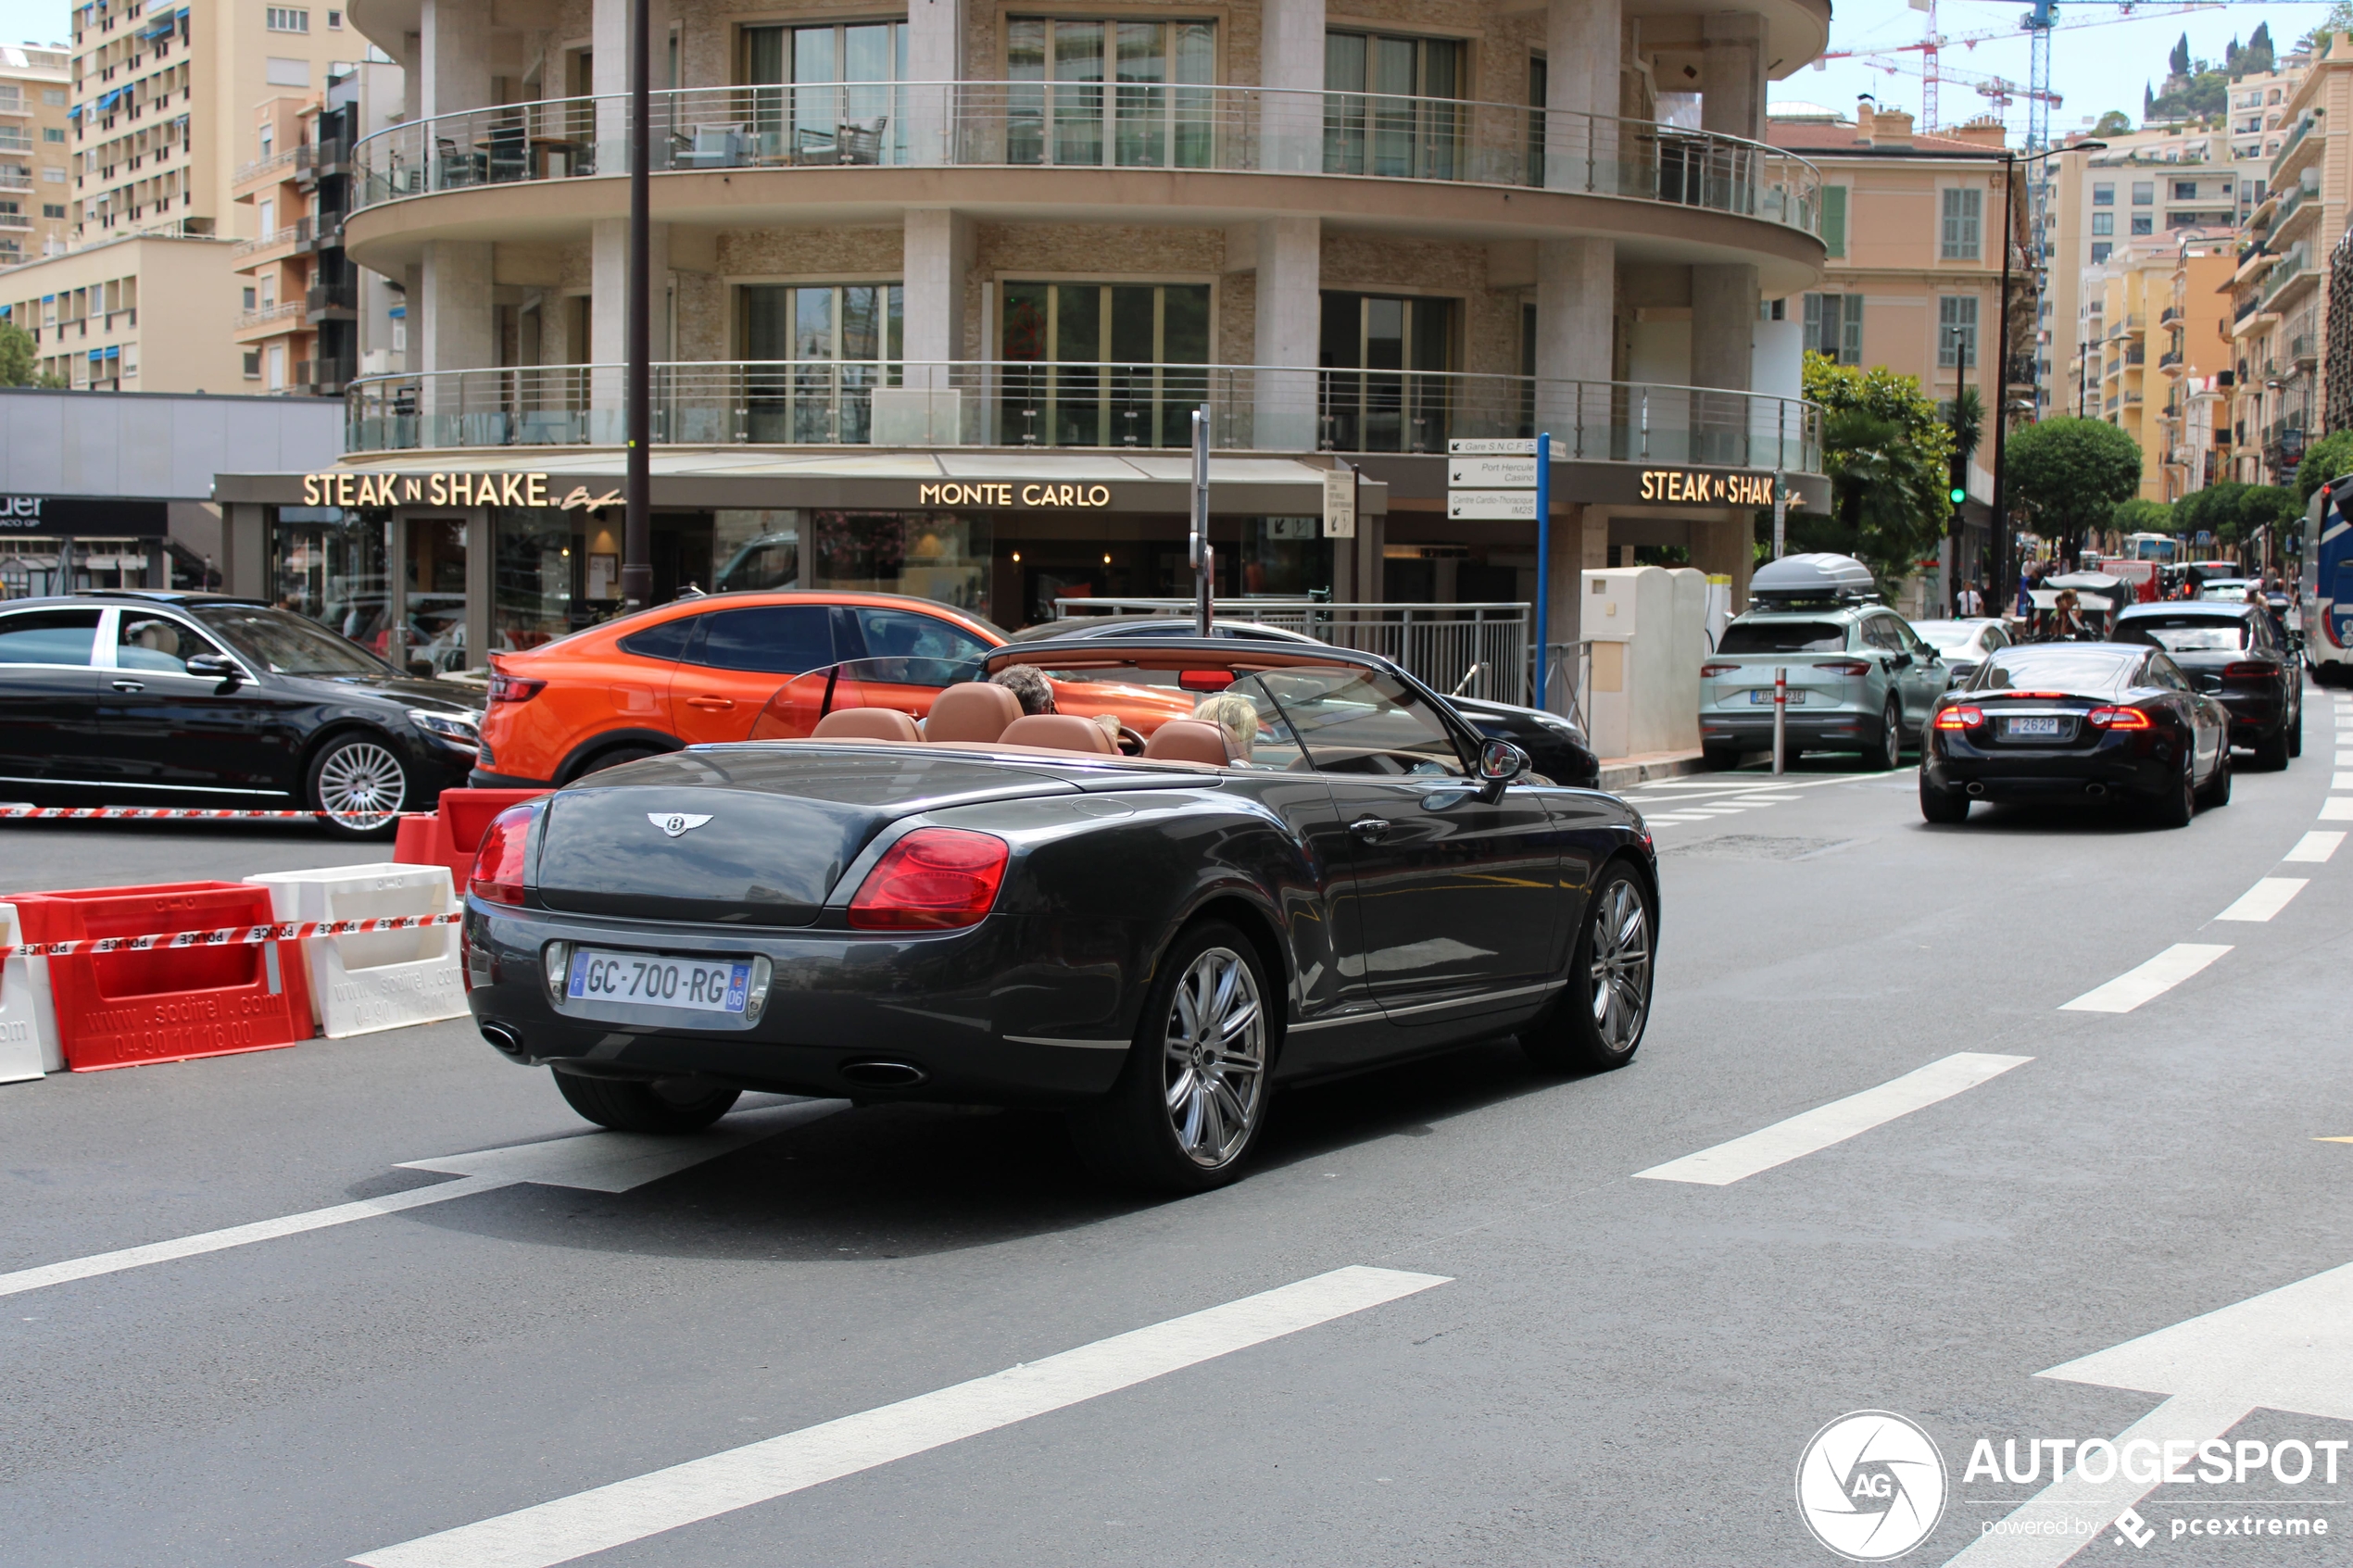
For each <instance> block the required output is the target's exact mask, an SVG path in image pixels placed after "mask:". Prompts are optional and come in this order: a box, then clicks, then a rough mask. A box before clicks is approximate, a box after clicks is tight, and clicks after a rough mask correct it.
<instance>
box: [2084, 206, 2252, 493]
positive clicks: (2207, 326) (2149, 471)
mask: <svg viewBox="0 0 2353 1568" xmlns="http://www.w3.org/2000/svg"><path fill="white" fill-rule="evenodd" d="M2234 232H2235V231H2234V230H2233V229H2230V228H2216V229H2212V230H2206V229H2184V230H2181V231H2178V232H2173V233H2170V234H2165V235H2162V236H2160V235H2158V234H2155V233H2150V234H2147V235H2144V236H2141V237H2139V238H2136V239H2127V240H2125V241H2124V242H2122V244H2121V246H2120V248H2118V249H2115V250H2112V251H2111V252H2110V253H2109V254H2108V257H2106V258H2105V259H2104V260H2102V261H2100V262H2099V263H2097V264H2096V265H2095V266H2092V267H2088V268H2086V269H2084V270H2083V272H2082V277H2081V279H2080V280H2079V282H2080V285H2081V290H2082V298H2083V305H2082V316H2081V318H2080V319H2079V320H2078V322H2077V329H2078V330H2077V332H2075V333H2074V336H2075V338H2076V341H2077V345H2078V346H2077V355H2078V363H2077V364H2076V365H2075V366H2073V367H2072V368H2071V371H2072V373H2071V374H2070V378H2069V383H2070V386H2071V387H2072V389H2073V395H2074V396H2075V398H2076V401H2075V402H2074V403H2072V404H2070V405H2068V406H2066V407H2064V408H2059V409H2057V410H2056V411H2057V412H2059V413H2063V414H2072V415H2076V416H2079V417H2082V418H2089V419H2104V420H2108V423H2110V424H2112V425H2116V426H2118V427H2119V428H2120V429H2122V430H2123V431H2124V433H2126V434H2128V435H2130V436H2131V437H2132V438H2133V441H2134V442H2136V443H2137V444H2138V445H2139V446H2140V448H2141V489H2140V494H2141V495H2142V497H2143V498H2144V499H2145V500H2151V501H2172V500H2178V499H2180V497H2181V496H2182V495H2184V494H2186V493H2187V491H2189V490H2194V489H2196V488H2198V485H2199V484H2200V483H2204V481H2203V479H2202V478H2200V479H2199V480H2198V481H2197V482H2196V483H2191V482H2190V475H2189V468H2188V449H2187V444H2186V442H2185V440H2184V435H2183V433H2184V427H2185V421H2186V417H2187V412H2188V406H2189V395H2188V391H2187V383H2191V382H2193V381H2195V380H2196V379H2198V378H2203V377H2210V376H2216V375H2219V374H2225V373H2227V369H2228V366H2229V363H2230V358H2231V355H2230V335H2229V325H2230V323H2229V320H2228V317H2229V311H2228V309H2227V308H2226V307H2224V304H2223V302H2222V299H2221V295H2219V294H2217V293H2216V290H2217V289H2218V288H2219V287H2220V286H2221V283H2222V282H2224V281H2225V280H2226V279H2228V278H2229V276H2230V274H2231V271H2232V270H2233V267H2234V266H2235V261H2234V259H2233V256H2234V253H2235V251H2236V248H2237V246H2236V243H2235V239H2234V237H2233V236H2234ZM2226 384H2227V383H2226ZM2209 417H2210V416H2209Z"/></svg>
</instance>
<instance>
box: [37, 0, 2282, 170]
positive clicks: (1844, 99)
mask: <svg viewBox="0 0 2353 1568" xmlns="http://www.w3.org/2000/svg"><path fill="white" fill-rule="evenodd" d="M2162 8H2163V6H2161V5H2144V6H2141V7H2140V9H2142V10H2143V11H2149V10H2156V9H2162ZM66 9H67V8H66V6H65V4H64V0H0V44H14V43H19V42H24V41H28V40H29V41H31V42H33V43H48V42H52V41H60V40H63V39H64V38H65V37H66V35H67V34H66ZM2025 9H2026V6H2025V5H2024V4H2023V3H2022V0H1941V3H1940V4H1939V6H1938V8H1937V23H1938V27H1939V29H1940V31H1942V32H1943V33H1944V35H1945V36H1946V37H1951V36H1954V35H1955V34H1958V33H1964V32H1981V31H1992V30H1995V29H2000V30H2003V31H2014V30H2015V29H2016V28H2017V26H2018V19H2019V18H2020V16H2021V15H2022V14H2023V13H2024V11H2025ZM1834 12H1835V15H1834V19H1833V20H1832V22H1831V49H1832V50H1852V49H1867V48H1869V47H1871V46H1872V45H1874V44H1877V45H1881V46H1885V45H1887V44H1916V43H1918V42H1919V40H1920V38H1921V37H1922V36H1923V35H1924V34H1925V32H1926V31H1927V25H1926V24H1927V20H1928V19H1927V18H1926V17H1925V16H1924V15H1923V14H1922V13H1920V12H1919V11H1916V10H1913V9H1912V8H1911V7H1910V6H1908V5H1907V4H1906V0H1837V3H1836V5H1835V6H1834ZM2120 14H2121V10H2120V6H2116V5H2112V4H2111V5H2096V4H2091V3H2089V0H2086V3H2083V4H2079V5H2069V6H2062V7H2061V10H2060V13H2059V15H2060V19H2061V21H2062V22H2067V21H2080V20H2087V19H2093V18H2099V17H2112V16H2119V15H2120ZM2327 14H2328V7H2327V6H2324V5H2295V6H2283V5H2269V4H2250V3H2246V0H2231V3H2229V4H2226V5H2222V6H2216V7H2214V8H2212V9H2210V10H2202V11H2193V12H2190V13H2188V14H2186V15H2171V16H2144V17H2135V18H2134V19H2133V20H2130V21H2121V22H2114V23H2110V24H2108V25H2106V26H2101V27H2086V28H2082V29H2080V30H2075V31H2066V30H2062V31H2059V32H2057V34H2055V35H2054V36H2053V38H2052V42H2051V83H2052V86H2053V87H2054V88H2055V89H2056V90H2057V92H2058V94H2059V95H2060V97H2061V99H2062V100H2063V102H2062V103H2061V104H2060V105H2059V106H2058V107H2057V108H2055V109H2053V110H2052V112H2051V128H2052V129H2053V130H2054V131H2064V130H2066V129H2069V128H2071V127H2074V126H2078V125H2089V124H2090V123H2091V122H2092V121H2093V120H2094V119H2097V118H2098V117H2099V115H2100V113H2101V112H2102V111H2103V110H2106V109H2122V110H2123V111H2124V112H2125V113H2127V114H2129V115H2133V116H2134V117H2136V118H2137V117H2138V116H2139V114H2140V111H2141V89H2142V88H2143V87H2144V86H2145V85H2149V86H2153V85H2155V84H2156V83H2157V81H2158V78H2160V77H2162V76H2163V74H2164V72H2165V55H2166V51H2167V50H2169V49H2171V47H2172V46H2173V41H2174V40H2175V39H2176V38H2179V37H2180V36H2181V35H2182V34H2183V32H2187V33H2188V34H2189V36H2190V53H2191V54H2192V55H2194V56H2206V57H2207V58H2209V59H2212V60H2215V61H2217V62H2219V61H2220V60H2221V57H2222V47H2223V45H2224V44H2227V43H2229V42H2230V40H2231V38H2232V37H2233V34H2235V35H2236V36H2238V37H2240V38H2242V39H2243V38H2245V37H2246V35H2247V34H2248V33H2251V32H2253V31H2255V26H2256V24H2257V23H2258V22H2261V21H2269V22H2270V23H2271V37H2272V39H2273V40H2274V41H2275V42H2276V43H2277V44H2279V46H2280V48H2281V49H2282V50H2283V51H2284V50H2285V49H2286V48H2287V47H2288V46H2289V45H2291V44H2294V43H2295V42H2296V39H2298V38H2300V37H2302V36H2303V35H2304V33H2305V32H2306V31H2308V30H2309V29H2310V28H2311V27H2313V26H2314V25H2315V24H2316V23H2318V22H2319V21H2320V19H2322V17H2324V16H2326V15H2327ZM1896 58H1897V59H1898V60H1900V61H1901V62H1903V63H1905V64H1907V65H1909V66H1911V67H1913V68H1914V71H1915V74H1908V75H1893V76H1891V75H1889V74H1887V73H1886V72H1885V71H1884V70H1882V69H1875V68H1874V67H1872V66H1871V65H1869V64H1868V63H1866V62H1864V61H1862V60H1831V61H1828V62H1826V63H1825V66H1824V69H1820V70H1816V69H1813V68H1811V67H1808V68H1806V69H1803V70H1800V71H1799V72H1798V73H1797V74H1796V75H1794V76H1793V77H1791V78H1790V79H1789V80H1787V81H1786V82H1775V83H1773V89H1772V94H1771V99H1772V101H1773V102H1774V103H1780V102H1783V101H1786V100H1792V99H1795V100H1803V101H1805V102H1808V103H1816V104H1821V105H1825V106H1827V107H1831V108H1833V109H1836V110H1838V111H1839V112H1840V113H1842V114H1852V113H1853V112H1854V107H1855V99H1856V96H1857V95H1858V94H1863V93H1869V94H1873V95H1875V96H1876V97H1877V98H1879V99H1880V101H1881V103H1884V104H1886V105H1887V106H1888V107H1892V108H1905V109H1909V110H1910V111H1911V112H1912V113H1913V114H1914V115H1916V116H1917V115H1918V114H1919V111H1920V80H1919V76H1918V74H1917V68H1918V66H1919V55H1918V54H1908V55H1903V56H1896ZM1944 64H1945V65H1946V66H1947V67H1949V68H1952V69H1959V70H1965V71H1973V72H1976V73H1977V74H1979V75H1982V76H2002V77H2007V78H2008V79H2009V80H2010V81H2012V82H2019V83H2020V84H2023V83H2024V82H2025V81H2026V65H2027V60H2026V35H2025V34H2024V33H2023V32H2018V33H2016V36H2015V37H2005V38H2002V39H1999V40H1996V41H1994V42H1991V43H1984V44H1978V45H1976V46H1975V47H1974V48H1965V47H1961V46H1959V45H1952V46H1949V47H1947V48H1946V49H1945V50H1944ZM1938 107H1939V109H1940V110H1941V112H1942V116H1943V119H1944V123H1946V124H1948V125H1953V124H1958V123H1959V122H1960V121H1962V120H1964V119H1969V117H1970V116H1972V115H1975V114H1977V113H1979V112H1980V111H1981V110H1982V108H1983V107H1986V100H1984V99H1983V98H1981V97H1980V96H1979V95H1978V94H1977V93H1976V92H1975V90H1974V89H1973V88H1971V87H1969V86H1967V85H1964V84H1962V83H1959V82H1949V81H1948V82H1945V83H1944V86H1943V88H1942V90H1941V92H1940V94H1939V102H1938ZM2007 118H2008V120H2009V123H2010V126H2011V130H2012V139H2013V140H2014V141H2018V142H2023V141H2024V140H2025V135H2026V103H2025V100H2023V99H2020V100H2018V101H2017V102H2015V103H2013V104H2012V105H2011V106H2010V108H2009V111H2008V116H2007Z"/></svg>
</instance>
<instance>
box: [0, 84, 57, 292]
mask: <svg viewBox="0 0 2353 1568" xmlns="http://www.w3.org/2000/svg"><path fill="white" fill-rule="evenodd" d="M66 57H67V56H66V51H65V50H64V48H63V47H61V46H55V45H53V46H51V47H49V48H46V49H44V48H42V47H40V46H39V45H37V44H22V45H17V44H0V268H7V267H13V266H15V265H16V264H17V263H19V262H20V261H24V260H26V259H28V258H30V257H39V256H52V255H55V254H56V253H57V252H58V251H61V250H63V249H64V248H65V246H66V235H67V232H68V230H69V221H70V220H69V217H68V211H69V206H70V202H69V196H68V188H69V182H70V181H71V179H72V174H71V169H70V165H71V162H72V157H73V155H72V153H71V151H70V150H69V143H68V140H67V136H66V132H67V129H68V120H67V118H66V116H67V113H68V110H69V107H70V106H69V104H68V103H67V96H68V91H67V84H68V81H69V79H68V76H67V73H66Z"/></svg>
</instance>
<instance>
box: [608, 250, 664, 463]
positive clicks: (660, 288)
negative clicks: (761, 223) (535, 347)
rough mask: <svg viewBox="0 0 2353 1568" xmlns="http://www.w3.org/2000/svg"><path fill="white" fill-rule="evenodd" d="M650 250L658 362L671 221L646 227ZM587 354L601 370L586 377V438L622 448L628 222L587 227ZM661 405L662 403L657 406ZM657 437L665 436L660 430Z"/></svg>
mask: <svg viewBox="0 0 2353 1568" xmlns="http://www.w3.org/2000/svg"><path fill="white" fill-rule="evenodd" d="M646 237H647V248H648V251H649V252H650V257H649V260H650V263H651V265H650V269H649V272H650V277H649V283H648V293H649V294H651V295H652V296H653V297H652V299H651V300H650V301H649V302H648V308H649V309H650V310H651V312H652V331H651V334H650V335H651V337H652V340H653V341H652V345H651V354H652V358H653V359H654V360H655V362H656V363H657V364H659V363H660V362H661V360H663V359H666V358H669V351H668V349H667V347H666V346H665V345H664V343H663V330H662V329H663V322H664V312H663V310H662V299H663V295H664V293H665V291H666V290H667V288H668V279H669V277H670V225H669V224H667V223H649V224H648V225H647V226H646ZM588 246H589V256H588V262H589V268H588V288H589V297H588V352H589V356H590V357H591V358H593V360H594V362H595V363H596V366H597V369H596V370H592V371H590V372H589V375H588V389H589V404H588V408H589V411H588V418H587V425H588V440H589V442H590V443H591V444H592V445H599V446H618V445H621V444H622V443H623V441H625V440H626V439H627V438H628V435H627V429H626V425H627V420H625V418H624V410H625V408H626V407H627V397H628V370H627V362H628V345H629V220H627V219H625V218H600V219H598V220H596V221H595V222H594V223H592V224H590V225H589V230H588ZM654 393H655V395H656V397H657V398H659V397H660V395H661V372H660V371H659V370H657V371H656V372H655V375H654ZM657 406H659V404H657ZM655 438H656V439H657V440H659V439H660V438H661V435H660V432H659V431H657V432H656V435H655Z"/></svg>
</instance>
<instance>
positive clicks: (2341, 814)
mask: <svg viewBox="0 0 2353 1568" xmlns="http://www.w3.org/2000/svg"><path fill="white" fill-rule="evenodd" d="M2321 821H2322V822H2353V796H2344V795H2332V796H2330V797H2328V798H2327V799H2326V800H2323V801H2322V802H2321Z"/></svg>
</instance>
